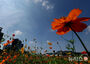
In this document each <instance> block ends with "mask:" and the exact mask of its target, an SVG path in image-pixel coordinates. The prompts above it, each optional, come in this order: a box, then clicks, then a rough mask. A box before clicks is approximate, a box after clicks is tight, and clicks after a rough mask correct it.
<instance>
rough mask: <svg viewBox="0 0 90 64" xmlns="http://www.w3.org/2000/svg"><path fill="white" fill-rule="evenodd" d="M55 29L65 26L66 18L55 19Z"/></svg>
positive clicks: (53, 26)
mask: <svg viewBox="0 0 90 64" xmlns="http://www.w3.org/2000/svg"><path fill="white" fill-rule="evenodd" d="M51 26H52V29H53V30H57V29H59V28H61V27H63V26H64V20H63V19H54V22H52V24H51Z"/></svg>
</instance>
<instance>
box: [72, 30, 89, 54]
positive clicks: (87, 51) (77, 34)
mask: <svg viewBox="0 0 90 64" xmlns="http://www.w3.org/2000/svg"><path fill="white" fill-rule="evenodd" d="M72 31H73V32H74V33H75V35H76V36H77V37H78V39H79V40H80V42H81V44H82V45H83V47H84V49H85V50H86V52H87V54H88V55H89V52H88V50H87V48H86V46H85V45H84V43H83V41H82V40H81V38H80V37H79V35H78V34H77V33H76V32H75V31H74V30H72Z"/></svg>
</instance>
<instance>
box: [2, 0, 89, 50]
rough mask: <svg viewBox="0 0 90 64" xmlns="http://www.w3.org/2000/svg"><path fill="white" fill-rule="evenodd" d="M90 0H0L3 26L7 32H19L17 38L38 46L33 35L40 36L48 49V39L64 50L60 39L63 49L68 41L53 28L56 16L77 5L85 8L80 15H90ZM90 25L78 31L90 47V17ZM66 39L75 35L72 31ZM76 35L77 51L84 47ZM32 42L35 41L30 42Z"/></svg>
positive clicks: (41, 41) (43, 44) (40, 43)
mask: <svg viewBox="0 0 90 64" xmlns="http://www.w3.org/2000/svg"><path fill="white" fill-rule="evenodd" d="M89 2H90V0H86V1H85V0H0V26H1V27H3V32H4V33H5V34H7V31H8V34H9V35H12V33H15V34H16V38H20V39H21V40H24V39H25V38H27V40H28V41H27V42H26V44H28V45H29V46H34V43H33V42H32V40H33V38H36V39H37V41H38V43H37V46H43V48H44V49H48V47H49V46H48V45H47V41H50V42H52V43H53V49H55V50H57V51H58V50H60V49H59V47H57V45H56V41H59V42H60V46H61V47H62V49H63V50H66V48H65V46H66V44H67V43H68V42H67V41H65V40H64V39H62V38H61V36H60V35H57V34H56V31H52V30H51V22H52V21H53V20H54V18H60V17H62V16H67V15H68V13H69V12H70V11H71V10H72V9H74V8H80V9H82V10H83V12H82V14H81V15H80V16H79V17H90V7H89V6H90V3H89ZM85 23H86V24H87V25H88V28H87V29H85V30H84V31H83V32H81V33H78V34H79V35H80V37H81V38H82V40H83V41H84V43H85V45H86V47H87V48H88V50H89V51H90V47H89V45H90V43H89V42H90V39H89V38H90V20H89V21H88V22H85ZM63 37H64V38H66V39H68V40H69V39H71V38H72V32H71V31H70V32H69V33H67V34H65V35H64V36H63ZM74 38H75V46H76V51H83V50H84V49H83V47H82V45H81V44H80V42H79V40H78V39H77V37H76V36H75V35H74ZM28 42H32V43H30V44H29V43H28Z"/></svg>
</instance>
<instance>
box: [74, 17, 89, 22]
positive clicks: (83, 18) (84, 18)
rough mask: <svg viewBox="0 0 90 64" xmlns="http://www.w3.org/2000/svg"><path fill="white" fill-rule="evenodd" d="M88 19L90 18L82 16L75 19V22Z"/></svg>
mask: <svg viewBox="0 0 90 64" xmlns="http://www.w3.org/2000/svg"><path fill="white" fill-rule="evenodd" d="M88 20H90V18H86V17H82V18H77V19H76V20H73V22H83V21H88Z"/></svg>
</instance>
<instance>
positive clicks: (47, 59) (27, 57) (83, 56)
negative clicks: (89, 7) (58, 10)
mask: <svg viewBox="0 0 90 64" xmlns="http://www.w3.org/2000/svg"><path fill="white" fill-rule="evenodd" d="M81 13H82V10H80V9H72V10H71V12H70V13H69V14H68V16H67V17H64V16H63V17H61V18H59V19H56V18H55V19H54V21H53V22H52V23H51V27H52V29H53V30H56V31H57V32H56V34H58V36H61V35H64V34H67V33H68V32H69V31H72V32H73V33H74V34H75V36H76V37H77V38H78V40H79V41H80V43H81V45H82V46H83V48H84V49H85V51H82V52H79V53H78V52H76V51H75V45H74V43H75V42H74V41H75V40H74V39H70V40H67V39H64V37H62V39H64V40H66V41H68V42H69V44H68V45H67V46H66V49H67V51H63V50H60V51H56V50H53V47H52V45H53V43H52V42H48V43H46V44H47V45H48V46H49V47H48V49H47V50H44V49H43V47H36V46H37V45H36V44H35V46H34V50H32V48H31V47H30V46H28V45H27V44H26V43H23V42H27V39H25V40H23V41H22V40H20V39H19V38H15V34H12V36H9V35H4V33H3V32H2V29H3V28H2V27H0V48H2V49H0V64H90V52H89V51H88V49H87V47H86V46H85V45H84V42H83V41H82V39H81V38H80V36H79V35H78V34H77V32H83V30H84V29H86V28H87V25H86V24H85V23H83V22H84V21H90V17H82V18H78V16H79V15H80V14H81ZM5 37H6V38H5ZM7 38H9V39H8V40H6V39H7ZM33 41H34V42H35V43H37V40H36V39H33ZM3 42H6V43H3ZM56 44H57V45H58V47H59V48H60V44H59V42H57V43H56ZM2 46H3V47H2ZM42 50H44V53H42V52H40V51H42ZM48 50H52V53H50V52H48ZM38 51H39V52H38Z"/></svg>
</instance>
